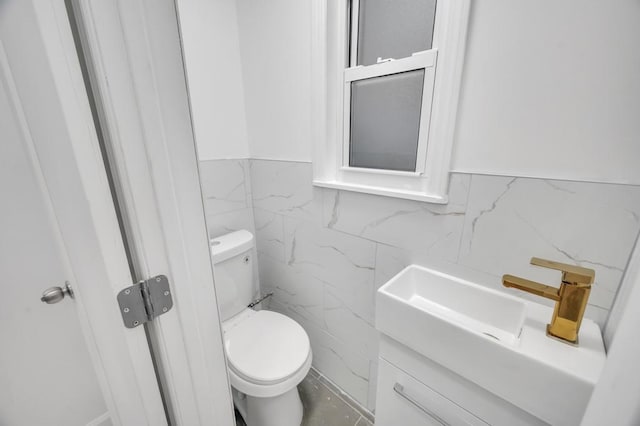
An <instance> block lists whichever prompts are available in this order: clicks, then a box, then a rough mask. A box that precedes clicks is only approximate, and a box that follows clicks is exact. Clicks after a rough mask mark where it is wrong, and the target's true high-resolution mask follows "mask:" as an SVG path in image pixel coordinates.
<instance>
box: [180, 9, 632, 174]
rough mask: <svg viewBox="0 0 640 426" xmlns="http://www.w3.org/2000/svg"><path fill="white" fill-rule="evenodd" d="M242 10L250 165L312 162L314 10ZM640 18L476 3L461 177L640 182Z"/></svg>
mask: <svg viewBox="0 0 640 426" xmlns="http://www.w3.org/2000/svg"><path fill="white" fill-rule="evenodd" d="M180 1H181V2H194V1H196V0H180ZM237 7H238V24H239V37H240V49H241V57H242V68H243V75H244V89H245V102H246V107H247V125H248V126H247V128H248V136H249V146H250V149H249V151H250V154H251V157H252V158H264V159H281V160H294V161H311V147H310V143H311V138H310V134H311V128H310V124H311V119H312V118H311V112H310V101H311V97H310V94H309V90H310V82H309V74H310V66H311V64H310V58H309V46H310V44H309V43H310V25H309V20H310V6H309V4H307V2H297V1H294V0H276V1H271V2H268V3H266V2H260V1H258V0H239V1H238V2H237ZM638 22H640V3H638V2H637V1H636V0H620V1H618V2H615V5H612V4H609V3H606V2H602V1H599V0H587V1H578V0H573V1H569V2H561V3H549V2H535V1H527V2H511V1H509V0H491V1H489V0H478V1H475V2H473V5H472V11H471V19H470V28H469V43H468V50H467V59H466V63H465V70H464V74H463V88H462V95H461V105H460V111H459V117H458V126H457V127H458V128H457V137H456V146H455V147H454V157H453V162H452V167H453V170H454V171H458V172H474V173H488V174H507V175H514V176H534V177H545V178H555V179H571V180H589V181H603V182H619V183H635V184H640V168H638V167H636V164H635V160H636V159H638V158H640V143H638V140H637V139H638V135H640V119H638V118H637V117H640V79H638V78H637V76H638V75H640V49H638V48H637V40H639V39H640V26H639V25H637V23H638ZM634 137H635V139H634ZM201 144H202V143H201ZM211 150H212V151H215V150H216V149H214V148H211ZM576 158H579V161H576ZM602 158H607V161H606V162H605V161H601V160H602Z"/></svg>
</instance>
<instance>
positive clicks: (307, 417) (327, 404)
mask: <svg viewBox="0 0 640 426" xmlns="http://www.w3.org/2000/svg"><path fill="white" fill-rule="evenodd" d="M298 390H299V391H300V398H301V399H302V405H303V406H304V417H303V418H302V425H301V426H372V423H371V422H370V421H369V420H368V419H367V418H366V417H364V416H362V415H361V414H360V412H358V411H357V410H356V409H354V408H353V407H352V406H351V405H349V403H347V402H346V401H345V400H344V399H343V398H341V397H340V396H339V395H338V394H336V393H335V392H334V391H333V390H332V389H330V388H329V387H328V386H327V385H326V384H325V383H323V381H322V380H321V379H320V377H319V376H318V375H317V373H316V372H315V371H313V370H311V371H310V372H309V374H308V375H307V377H305V379H304V380H303V381H302V383H300V385H298ZM236 422H237V426H245V423H244V421H243V420H242V418H241V417H240V415H239V414H238V413H237V412H236Z"/></svg>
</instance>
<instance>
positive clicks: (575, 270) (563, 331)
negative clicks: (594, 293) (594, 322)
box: [502, 257, 596, 345]
mask: <svg viewBox="0 0 640 426" xmlns="http://www.w3.org/2000/svg"><path fill="white" fill-rule="evenodd" d="M531 264H532V265H536V266H542V267H544V268H550V269H556V270H558V271H562V282H561V283H560V288H556V287H551V286H548V285H544V284H540V283H537V282H535V281H529V280H525V279H524V278H520V277H515V276H513V275H503V276H502V284H503V285H504V286H505V287H513V288H517V289H519V290H522V291H526V292H528V293H532V294H536V295H538V296H542V297H546V298H547V299H551V300H555V301H556V306H555V309H554V310H553V317H552V318H551V324H547V335H549V336H552V337H555V338H558V339H560V340H561V341H563V342H567V343H571V344H574V345H577V344H578V331H579V330H580V324H581V323H582V317H583V315H584V310H585V308H586V307H587V300H589V293H590V292H591V284H592V283H593V279H594V278H595V275H596V273H595V271H594V270H593V269H589V268H583V267H580V266H574V265H567V264H566V263H560V262H554V261H552V260H545V259H539V258H537V257H532V258H531Z"/></svg>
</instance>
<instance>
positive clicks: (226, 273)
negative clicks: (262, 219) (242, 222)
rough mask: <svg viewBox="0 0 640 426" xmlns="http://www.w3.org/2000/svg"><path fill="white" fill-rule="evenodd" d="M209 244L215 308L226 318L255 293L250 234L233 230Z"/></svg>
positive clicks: (251, 236) (233, 313)
mask: <svg viewBox="0 0 640 426" xmlns="http://www.w3.org/2000/svg"><path fill="white" fill-rule="evenodd" d="M210 244H211V258H212V260H213V277H214V280H215V287H216V295H217V299H218V308H219V309H220V317H221V320H222V321H225V320H227V319H229V318H231V317H232V316H234V315H236V314H237V313H239V312H240V311H242V310H243V309H245V308H246V307H247V305H248V304H249V303H251V301H252V299H253V297H254V295H255V290H256V289H255V284H254V283H255V279H254V272H253V271H254V267H253V262H254V261H255V260H254V259H253V234H251V232H249V231H245V230H241V231H235V232H231V233H229V234H225V235H222V236H220V237H216V238H212V239H211V241H210Z"/></svg>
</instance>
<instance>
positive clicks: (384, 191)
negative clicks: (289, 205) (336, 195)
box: [313, 180, 449, 204]
mask: <svg viewBox="0 0 640 426" xmlns="http://www.w3.org/2000/svg"><path fill="white" fill-rule="evenodd" d="M313 185H314V186H319V187H321V188H331V189H341V190H343V191H352V192H363V193H365V194H373V195H382V196H384V197H392V198H404V199H407V200H414V201H424V202H427V203H434V204H447V203H448V202H449V199H448V197H447V196H446V195H443V196H442V197H438V196H432V195H425V194H424V193H422V192H415V191H403V190H399V189H394V190H389V189H388V188H386V187H384V186H370V185H357V184H350V183H344V182H338V181H321V180H314V181H313Z"/></svg>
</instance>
